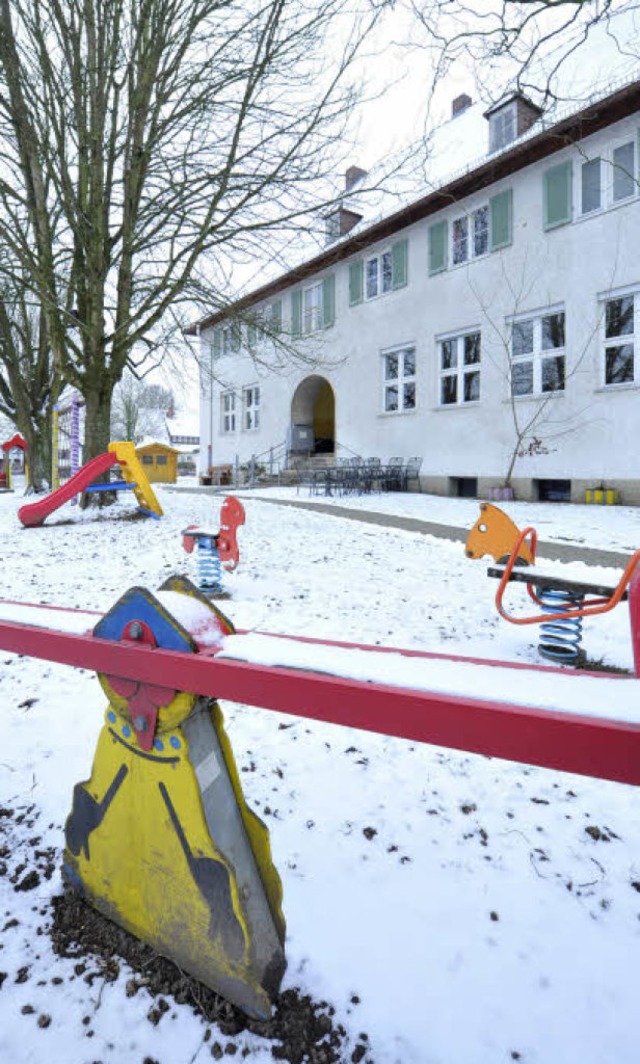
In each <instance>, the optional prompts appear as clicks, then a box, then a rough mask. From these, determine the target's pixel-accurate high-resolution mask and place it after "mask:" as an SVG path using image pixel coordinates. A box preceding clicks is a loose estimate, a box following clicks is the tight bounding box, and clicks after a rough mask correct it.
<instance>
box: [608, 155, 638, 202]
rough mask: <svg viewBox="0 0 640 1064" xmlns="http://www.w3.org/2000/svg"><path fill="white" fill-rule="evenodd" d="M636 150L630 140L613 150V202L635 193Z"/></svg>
mask: <svg viewBox="0 0 640 1064" xmlns="http://www.w3.org/2000/svg"><path fill="white" fill-rule="evenodd" d="M635 159H636V150H635V144H634V143H633V141H632V140H630V141H629V142H628V143H627V144H620V145H619V146H618V147H617V148H614V149H613V155H612V162H613V202H614V203H617V202H618V201H619V200H623V199H628V198H629V196H633V195H634V194H635V192H636V171H635Z"/></svg>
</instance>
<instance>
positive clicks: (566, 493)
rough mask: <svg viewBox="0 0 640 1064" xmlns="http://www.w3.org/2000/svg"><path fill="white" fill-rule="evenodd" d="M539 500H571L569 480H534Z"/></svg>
mask: <svg viewBox="0 0 640 1064" xmlns="http://www.w3.org/2000/svg"><path fill="white" fill-rule="evenodd" d="M534 484H535V486H536V489H537V492H538V499H539V500H540V502H571V481H570V480H535V481H534Z"/></svg>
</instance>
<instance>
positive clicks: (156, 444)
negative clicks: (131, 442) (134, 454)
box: [136, 440, 179, 454]
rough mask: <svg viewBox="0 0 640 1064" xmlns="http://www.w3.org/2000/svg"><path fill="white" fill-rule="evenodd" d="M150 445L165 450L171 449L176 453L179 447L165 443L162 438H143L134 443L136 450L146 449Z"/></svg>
mask: <svg viewBox="0 0 640 1064" xmlns="http://www.w3.org/2000/svg"><path fill="white" fill-rule="evenodd" d="M151 447H162V448H163V449H164V450H165V451H173V452H174V453H175V454H178V452H179V448H178V447H172V445H171V444H170V443H165V441H164V440H143V441H142V443H137V444H136V451H148V450H149V449H150V448H151Z"/></svg>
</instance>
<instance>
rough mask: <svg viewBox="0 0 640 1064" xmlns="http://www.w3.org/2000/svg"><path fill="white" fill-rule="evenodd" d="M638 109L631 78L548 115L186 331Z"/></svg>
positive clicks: (272, 293)
mask: <svg viewBox="0 0 640 1064" xmlns="http://www.w3.org/2000/svg"><path fill="white" fill-rule="evenodd" d="M470 110H471V108H469V109H467V110H466V111H465V112H463V114H462V115H461V116H459V117H457V118H455V119H453V120H452V123H456V122H460V121H461V120H463V119H465V117H466V116H467V115H468V114H469V111H470ZM638 110H640V80H633V81H630V82H626V83H624V84H622V85H621V86H620V87H618V88H617V89H616V90H615V91H613V92H612V91H611V90H610V89H609V91H608V93H607V92H606V91H605V92H603V93H601V94H600V95H596V96H594V97H592V98H591V99H590V101H589V102H588V103H587V104H586V105H582V106H581V107H580V108H579V109H577V110H572V111H571V112H570V113H569V114H567V115H565V117H563V118H560V119H559V120H556V121H554V122H552V123H550V124H548V125H547V124H545V122H544V119H540V120H539V121H537V122H536V123H535V124H534V125H533V126H532V127H531V128H530V129H529V130H528V131H527V132H526V133H524V134H522V135H521V136H520V137H519V138H518V139H517V140H516V141H514V142H512V143H511V144H510V145H509V146H508V147H506V148H504V149H502V150H501V151H498V152H494V153H492V154H490V155H485V156H484V158H483V159H482V160H481V161H480V162H478V161H476V162H475V163H471V164H470V165H468V166H467V168H466V169H464V170H462V171H461V172H459V173H458V174H456V175H455V176H453V177H450V178H449V179H448V180H447V179H445V181H444V183H442V184H440V185H438V186H437V187H434V188H433V189H432V190H430V191H429V192H428V193H427V194H426V195H423V196H421V197H419V198H417V199H414V200H413V201H412V202H410V203H408V204H407V205H406V206H403V207H401V208H400V209H399V210H396V211H392V212H391V213H389V214H387V215H385V216H384V217H381V218H379V219H378V220H376V221H375V222H373V223H370V222H369V223H368V222H367V221H366V220H365V221H363V222H362V223H360V224H359V225H358V226H357V227H356V228H354V229H353V230H351V232H350V233H349V234H348V235H347V236H345V237H343V238H342V239H340V240H337V241H335V242H334V243H333V244H331V245H330V246H329V247H327V248H325V249H324V250H323V251H322V252H320V254H317V255H314V256H313V257H311V258H309V259H307V260H306V261H304V262H303V263H302V264H300V265H298V266H296V267H294V268H293V269H290V270H288V271H287V272H285V273H283V274H281V275H280V276H279V277H277V278H275V280H273V281H270V282H268V283H266V284H264V285H262V286H261V287H259V288H256V289H254V290H253V291H251V292H249V293H247V294H246V295H243V296H241V297H240V298H239V299H237V300H235V301H233V302H232V303H230V304H229V305H228V306H227V307H226V308H225V309H224V310H219V311H216V313H214V314H211V315H209V316H207V317H205V318H202V319H200V320H199V321H197V322H195V323H194V324H193V325H190V326H189V327H188V328H187V329H185V334H186V335H187V336H197V335H198V334H199V333H200V331H201V330H202V329H208V328H211V327H212V326H214V325H217V324H218V323H219V322H221V321H223V320H224V319H225V318H228V317H229V314H230V313H232V314H241V313H242V312H243V311H245V310H247V309H248V308H249V307H251V306H253V305H255V304H256V303H260V302H262V301H264V300H269V299H273V298H274V297H276V296H277V295H279V294H280V293H281V292H283V291H285V290H286V289H287V288H290V287H292V286H293V285H296V284H300V283H301V282H303V281H305V280H306V279H307V278H309V277H311V276H313V275H314V274H317V273H319V272H320V271H322V270H326V269H330V268H331V267H332V266H335V265H336V264H337V263H338V262H342V261H344V260H345V259H348V258H350V257H351V256H352V255H357V254H359V253H361V252H362V251H364V250H365V249H366V248H368V247H370V246H371V245H373V244H376V243H378V241H381V240H385V239H388V238H389V237H391V236H393V235H395V234H397V233H399V232H401V231H402V230H403V229H406V228H408V227H409V226H411V225H414V224H415V223H416V222H419V221H421V220H422V219H424V218H427V217H429V216H430V215H432V214H436V213H437V212H438V211H440V210H443V209H444V208H446V207H450V206H451V204H452V203H455V202H457V201H459V200H462V199H464V198H465V197H467V196H469V195H471V194H472V193H474V192H477V191H480V190H482V189H483V188H487V187H488V186H490V185H493V184H495V182H497V181H500V180H501V179H503V178H505V177H509V176H510V175H511V174H514V173H517V171H519V170H522V169H524V168H525V167H527V166H530V165H531V164H532V163H535V162H539V161H540V160H541V159H545V158H547V157H548V156H550V155H553V154H554V153H555V152H557V151H560V150H561V149H562V148H564V147H566V146H568V145H570V144H573V143H575V142H577V141H580V140H582V139H584V138H585V137H587V136H590V135H591V134H593V133H597V132H598V131H599V130H601V129H604V128H606V127H607V126H610V125H613V123H615V122H618V121H620V120H621V119H623V118H627V117H628V116H629V115H632V114H633V113H634V112H636V111H638ZM452 123H448V125H452Z"/></svg>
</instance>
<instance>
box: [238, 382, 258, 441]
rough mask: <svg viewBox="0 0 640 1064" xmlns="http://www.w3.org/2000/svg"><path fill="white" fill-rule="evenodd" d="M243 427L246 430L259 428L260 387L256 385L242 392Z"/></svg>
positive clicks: (250, 430)
mask: <svg viewBox="0 0 640 1064" xmlns="http://www.w3.org/2000/svg"><path fill="white" fill-rule="evenodd" d="M242 403H243V407H244V415H243V417H244V428H245V430H246V431H247V432H252V431H253V430H254V429H259V428H260V389H259V388H258V386H257V385H254V386H253V387H252V388H245V390H244V392H243V393H242Z"/></svg>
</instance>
